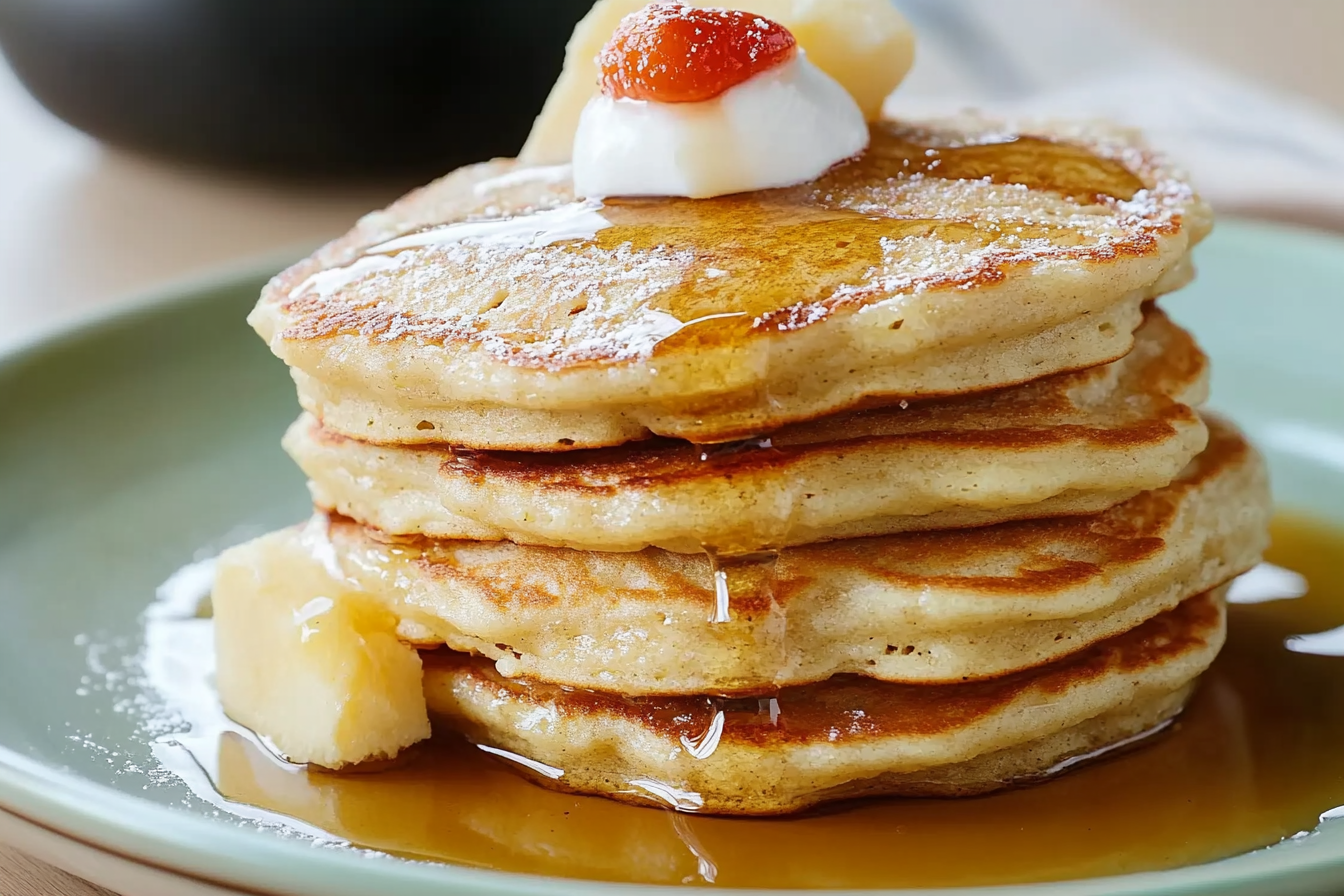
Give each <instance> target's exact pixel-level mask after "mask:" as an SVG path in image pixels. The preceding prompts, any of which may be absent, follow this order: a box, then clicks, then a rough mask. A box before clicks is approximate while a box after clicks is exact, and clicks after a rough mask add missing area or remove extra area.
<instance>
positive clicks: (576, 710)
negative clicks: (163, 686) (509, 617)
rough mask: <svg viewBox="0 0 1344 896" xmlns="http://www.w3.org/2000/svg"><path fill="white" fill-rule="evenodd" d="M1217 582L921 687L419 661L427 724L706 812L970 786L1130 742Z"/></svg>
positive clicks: (1173, 705) (566, 784)
mask: <svg viewBox="0 0 1344 896" xmlns="http://www.w3.org/2000/svg"><path fill="white" fill-rule="evenodd" d="M1224 633H1225V617H1224V608H1223V602H1222V593H1221V591H1219V592H1216V593H1206V594H1202V595H1199V596H1196V597H1192V598H1190V599H1189V600H1187V601H1185V602H1183V603H1182V604H1180V605H1179V606H1178V607H1176V608H1175V609H1172V610H1169V611H1167V612H1166V613H1163V614H1161V615H1159V616H1157V617H1155V618H1153V619H1151V620H1149V621H1148V622H1146V623H1144V624H1143V625H1141V626H1139V627H1138V628H1136V629H1133V630H1132V631H1129V632H1126V633H1125V634H1122V635H1119V636H1117V637H1115V638H1112V639H1109V640H1106V641H1102V642H1100V643H1098V644H1095V645H1093V646H1091V647H1089V648H1087V649H1086V650H1083V651H1080V652H1078V653H1074V654H1072V655H1070V656H1069V657H1067V658H1065V659H1062V660H1059V661H1058V662H1056V663H1053V664H1051V665H1049V666H1045V667H1042V668H1040V669H1035V670H1031V671H1029V672H1024V673H1019V674H1017V675H1012V676H1008V677H1004V678H998V679H994V680H991V681H986V682H974V683H968V684H957V685H947V686H942V687H921V686H915V685H893V684H886V683H880V682H873V681H868V680H864V679H857V678H840V679H833V680H831V681H828V682H824V683H821V684H816V685H808V686H803V687H797V688H786V689H784V690H782V691H780V692H779V693H778V695H777V696H775V697H774V698H765V699H749V700H740V699H739V700H723V699H713V698H700V697H681V698H676V697H661V698H659V697H654V698H645V699H632V698H625V697H621V696H617V695H605V694H597V693H589V692H583V691H575V690H569V689H564V688H559V687H556V686H554V685H544V684H536V683H530V682H524V681H516V680H509V679H505V678H502V677H500V676H499V675H498V674H497V673H496V672H495V671H494V669H493V668H492V667H491V666H490V664H489V663H487V662H485V661H483V660H481V659H479V658H472V657H469V656H465V655H462V654H453V653H449V652H446V651H445V652H438V653H435V654H431V655H428V656H426V658H425V697H426V702H427V705H428V707H429V710H430V713H431V716H433V717H435V718H436V719H437V720H438V721H440V722H441V723H443V724H445V725H447V726H448V727H451V728H453V729H456V730H460V731H463V732H464V733H466V734H467V735H468V736H469V737H470V738H472V739H473V740H475V741H476V742H477V743H479V744H482V745H484V746H485V747H488V748H489V749H490V750H491V752H494V753H496V755H502V756H503V758H505V759H510V758H514V759H516V760H517V763H516V767H517V768H518V770H520V771H526V772H528V773H529V774H531V775H533V776H535V777H536V779H537V780H538V781H539V782H540V783H543V784H545V785H547V786H549V787H558V788H563V789H567V790H572V791H576V792H580V793H597V794H602V795H603V796H608V797H614V798H616V799H620V800H626V801H630V802H637V803H644V804H652V805H664V806H672V807H673V808H677V809H681V810H683V811H692V812H707V813H719V814H751V815H764V814H777V813H785V812H794V811H797V810H799V809H803V808H806V807H807V806H810V805H814V804H816V803H819V802H822V801H825V800H834V799H842V798H846V797H857V796H871V795H878V794H901V795H908V796H969V795H973V794H980V793H986V792H988V791H992V790H996V789H999V788H1002V787H1005V786H1008V785H1010V784H1015V783H1022V782H1024V781H1031V780H1033V779H1038V778H1040V777H1042V776H1046V775H1049V774H1051V773H1052V772H1055V771H1059V770H1062V769H1063V768H1066V767H1068V766H1069V765H1070V764H1072V763H1073V762H1074V761H1075V760H1077V759H1079V758H1080V757H1086V756H1088V755H1089V754H1094V753H1096V752H1098V751H1102V750H1105V749H1107V748H1108V747H1110V746H1113V745H1116V744H1124V743H1125V742H1127V741H1131V740H1133V739H1137V738H1139V737H1140V736H1141V735H1143V734H1144V733H1145V732H1149V731H1152V730H1153V729H1154V728H1156V727H1158V726H1160V725H1162V724H1163V723H1165V722H1166V721H1167V720H1169V719H1171V718H1172V717H1173V716H1175V715H1176V714H1177V713H1179V712H1180V710H1181V708H1182V707H1183V706H1184V705H1185V702H1186V700H1187V699H1188V698H1189V696H1190V693H1191V691H1192V689H1193V685H1194V681H1195V679H1196V677H1197V676H1198V675H1199V674H1200V673H1201V672H1203V671H1204V670H1205V669H1206V668H1207V667H1208V666H1209V664H1210V663H1211V662H1212V661H1213V658H1214V656H1216V654H1217V652H1218V650H1219V648H1220V647H1221V646H1222V643H1223V639H1224Z"/></svg>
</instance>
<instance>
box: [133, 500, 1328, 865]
mask: <svg viewBox="0 0 1344 896" xmlns="http://www.w3.org/2000/svg"><path fill="white" fill-rule="evenodd" d="M1274 536H1275V546H1274V548H1273V549H1272V550H1271V552H1270V557H1269V559H1270V561H1271V562H1273V563H1274V564H1277V565H1278V566H1280V567H1284V568H1286V569H1288V570H1295V571H1296V572H1297V573H1300V574H1301V575H1302V576H1303V577H1305V580H1306V582H1307V583H1308V589H1307V593H1306V595H1305V596H1302V597H1298V598H1295V599H1282V600H1269V601H1265V602H1261V603H1245V602H1244V601H1246V600H1247V599H1254V598H1255V597H1256V595H1255V594H1254V593H1251V594H1250V595H1245V594H1244V595H1243V596H1242V597H1241V598H1240V600H1241V601H1242V602H1240V603H1236V604H1234V606H1233V607H1232V608H1231V611H1230V634H1229V640H1228V644H1227V647H1226V648H1225V649H1224V651H1223V653H1222V655H1221V656H1220V657H1219V659H1218V660H1217V662H1216V663H1215V664H1214V666H1213V668H1212V669H1211V670H1210V671H1209V672H1208V673H1207V674H1206V675H1205V677H1204V679H1203V682H1202V684H1201V686H1200V689H1199V691H1198V693H1197V694H1196V696H1195V698H1194V700H1193V701H1192V703H1191V704H1190V706H1189V708H1188V709H1187V710H1186V712H1185V713H1184V714H1183V715H1182V716H1181V717H1180V718H1179V720H1178V721H1177V722H1176V723H1175V724H1174V725H1172V726H1170V727H1169V729H1168V730H1165V731H1159V732H1156V733H1154V734H1152V735H1151V736H1149V737H1147V738H1144V739H1142V742H1141V743H1140V744H1138V745H1136V746H1135V748H1134V749H1132V750H1128V751H1124V752H1121V753H1119V754H1118V755H1111V756H1109V757H1107V758H1105V759H1102V760H1099V761H1095V762H1091V763H1087V764H1084V765H1082V766H1081V767H1078V768H1074V769H1072V770H1070V772H1069V773H1068V774H1065V775H1061V776H1059V777H1057V778H1055V779H1053V780H1050V781H1047V782H1045V783H1042V784H1038V785H1035V786H1031V787H1023V788H1020V789H1016V790H1009V791H1003V792H999V793H995V794H992V795H989V796H985V797H979V798H974V799H961V800H922V799H895V800H870V801H860V802H852V803H847V804H840V805H835V806H831V807H829V808H827V809H825V810H824V811H820V812H814V813H811V814H807V815H802V816H796V817H786V818H773V819H743V818H716V817H708V816H698V815H686V814H680V813H674V812H671V811H666V810H659V809H652V808H639V807H634V806H629V805H624V804H619V803H615V802H611V801H609V800H606V799H603V798H600V797H584V796H574V795H571V794H565V793H560V792H555V791H551V790H546V789H543V788H541V787H538V786H536V785H534V784H532V783H530V782H529V781H527V780H525V779H524V778H522V777H520V776H518V775H517V774H515V773H514V772H513V771H511V770H510V769H509V768H508V767H507V766H508V763H507V762H503V761H500V760H499V759H498V758H492V757H491V756H489V755H487V754H485V753H483V752H481V751H480V750H478V749H476V748H474V747H472V746H470V745H469V744H467V743H466V742H465V741H462V740H460V739H458V738H456V737H454V736H452V735H447V734H445V735H442V736H439V737H436V738H435V739H434V740H433V741H431V742H429V743H427V744H424V745H422V746H420V747H418V748H415V749H413V750H411V751H409V752H408V753H407V754H406V755H405V756H404V758H403V759H402V760H400V761H398V762H397V763H394V764H392V765H391V766H390V767H384V768H381V769H379V770H376V771H372V770H366V771H364V772H362V773H360V772H356V773H335V772H327V771H318V770H312V769H305V768H303V767H299V766H294V765H289V764H286V763H283V762H281V761H279V760H277V759H276V758H275V757H274V756H273V755H271V754H270V753H269V752H268V751H266V749H265V748H264V747H263V746H261V744H260V743H259V742H258V741H256V740H255V739H253V738H251V736H250V735H248V734H247V733H246V732H242V731H240V730H238V729H237V728H235V727H231V726H229V725H227V724H222V725H221V727H220V728H219V729H217V730H216V731H214V732H211V733H207V732H199V733H197V734H196V735H195V736H193V737H192V738H191V740H190V741H189V742H185V743H188V747H187V748H188V749H190V750H191V752H192V753H193V754H194V758H195V759H196V760H199V765H200V767H202V768H205V769H209V770H211V772H212V777H213V781H212V782H209V783H210V784H211V786H213V788H214V791H211V790H209V788H208V787H204V788H203V787H199V786H194V789H195V790H196V791H197V793H198V795H202V796H205V797H207V798H210V799H212V800H213V801H214V802H215V803H216V805H218V806H219V807H220V808H223V809H226V810H228V811H230V812H233V813H235V814H241V815H245V816H247V817H250V818H254V819H258V818H260V819H269V820H272V821H278V822H281V823H287V824H290V825H291V826H293V827H297V828H299V829H300V830H303V831H306V832H309V833H312V832H315V831H316V832H326V833H328V834H330V835H332V836H333V837H335V838H339V839H342V840H345V841H348V842H350V843H351V844H354V845H357V846H362V847H369V848H373V849H378V850H382V851H385V852H388V853H392V854H395V855H400V856H404V857H408V858H415V859H427V860H434V861H443V862H450V863H456V864H463V865H470V866H474V867H486V868H494V869H499V870H503V871H513V872H526V873H534V874H547V875H560V876H566V877H576V878H587V879H595V880H611V881H627V882H638V883H663V884H669V883H670V884H676V883H689V884H696V883H699V884H706V883H709V884H716V885H722V886H743V887H748V886H749V887H830V888H845V887H938V886H971V885H985V884H1008V883H1019V882H1029V881H1046V880H1059V879H1067V878H1078V877H1089V876H1099V875H1109V874H1121V873H1127V872H1137V871H1149V870H1159V869H1165V868H1173V867H1177V866H1181V865H1188V864H1193V863H1199V862H1207V861H1212V860H1215V859H1219V858H1223V857H1227V856H1231V855H1235V854H1239V853H1242V852H1246V851H1248V850H1253V849H1257V848H1260V847H1264V846H1267V845H1271V844H1273V843H1276V842H1278V841H1280V840H1282V839H1284V838H1286V837H1291V836H1293V835H1295V834H1298V833H1300V832H1302V831H1309V830H1311V829H1313V828H1315V827H1316V825H1317V824H1318V823H1319V822H1320V821H1321V819H1323V818H1324V817H1325V816H1327V815H1338V814H1344V811H1341V807H1344V656H1340V655H1329V654H1332V653H1336V652H1344V651H1335V650H1334V646H1342V647H1344V644H1341V645H1336V644H1335V642H1336V641H1341V642H1344V634H1341V635H1340V637H1339V638H1335V637H1334V636H1333V635H1332V636H1330V637H1327V638H1302V637H1300V636H1302V635H1312V634H1317V633H1322V632H1327V631H1329V630H1331V629H1335V628H1338V627H1340V626H1342V625H1344V531H1340V530H1335V529H1330V528H1327V527H1325V526H1322V525H1319V524H1316V523H1311V522H1308V521H1305V520H1302V519H1298V518H1293V517H1286V518H1281V519H1279V520H1278V521H1277V523H1276V525H1275V527H1274ZM1282 576H1287V577H1288V578H1289V579H1292V578H1293V576H1292V575H1291V574H1288V573H1282V574H1281V576H1280V578H1282ZM1249 590H1251V591H1252V592H1253V591H1254V589H1249ZM1291 594H1292V592H1291V589H1290V590H1289V591H1288V592H1286V593H1281V594H1279V595H1266V594H1260V595H1259V597H1261V598H1263V597H1267V596H1280V597H1291ZM1332 645H1334V646H1332ZM1313 650H1317V651H1319V653H1312V652H1311V651H1313ZM1321 654H1327V655H1321ZM220 718H222V717H220ZM156 752H157V751H156ZM206 752H209V753H211V754H213V755H209V756H205V755H203V754H205V753H206ZM505 758H507V759H512V758H513V757H505ZM215 791H217V792H215ZM763 857H765V858H763Z"/></svg>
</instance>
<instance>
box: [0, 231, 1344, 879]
mask: <svg viewBox="0 0 1344 896" xmlns="http://www.w3.org/2000/svg"><path fill="white" fill-rule="evenodd" d="M1218 229H1219V230H1220V231H1232V232H1233V233H1234V234H1237V235H1239V236H1243V237H1252V236H1257V235H1258V236H1260V237H1261V238H1263V239H1264V240H1265V241H1266V242H1270V243H1273V244H1276V248H1279V247H1283V246H1284V244H1285V243H1286V244H1287V245H1288V246H1290V247H1291V248H1293V249H1295V250H1297V251H1310V252H1312V253H1313V254H1315V253H1317V252H1322V253H1326V254H1329V255H1331V256H1335V257H1337V258H1338V260H1339V261H1340V262H1341V263H1344V235H1340V234H1336V233H1333V232H1330V231H1324V230H1318V229H1315V228H1311V227H1304V226H1298V225H1285V224H1279V223H1271V222H1264V221H1251V220H1245V219H1236V218H1227V219H1221V220H1220V221H1219V224H1218ZM299 251H301V250H293V251H288V252H276V253H273V254H268V255H265V256H260V257H252V258H248V259H243V260H241V261H239V262H237V263H235V264H231V265H227V266H223V267H220V268H216V269H213V270H210V271H206V272H204V273H201V274H197V275H194V276H189V277H184V278H180V279H177V280H174V281H171V282H168V283H165V284H162V285H159V286H156V287H154V288H152V289H149V290H145V291H143V292H140V293H136V294H133V295H131V296H129V297H126V298H123V299H118V300H115V301H113V302H111V303H110V304H107V305H102V306H99V307H96V308H91V309H87V310H85V311H83V312H80V313H77V314H75V315H72V316H71V317H70V318H68V319H63V320H60V321H58V322H57V323H55V324H54V325H52V326H48V327H44V328H39V329H38V330H36V331H34V332H33V333H31V334H29V335H27V336H25V337H23V338H22V339H20V340H19V341H17V342H15V343H13V344H11V345H8V346H4V347H3V348H0V375H3V374H4V373H5V372H7V371H8V370H10V369H12V368H14V367H16V366H19V365H23V364H25V363H29V362H32V361H34V360H37V359H39V358H40V357H41V356H42V355H43V354H45V353H48V352H52V351H56V350H59V349H60V348H61V347H62V346H65V345H68V344H70V343H71V342H73V341H77V340H80V339H84V338H89V337H94V336H96V335H97V334H98V332H99V331H101V330H104V329H107V328H111V327H113V326H117V325H124V324H126V323H127V322H129V321H133V320H134V319H135V318H137V317H141V316H153V315H155V314H157V313H163V312H166V311H168V310H171V309H174V308H186V307H188V306H190V305H192V304H196V303H202V302H206V301H208V300H209V298H210V296H211V295H213V294H215V293H218V292H221V291H223V290H226V289H229V288H231V287H236V286H237V285H239V284H241V283H244V282H248V281H256V280H260V279H263V278H267V277H270V276H272V275H273V274H274V273H276V272H277V271H278V270H281V269H283V268H284V267H285V266H287V265H288V264H290V263H292V262H293V261H294V260H295V259H296V258H299V257H302V256H301V255H298V254H296V252H299ZM240 325H241V321H240ZM0 811H4V812H7V813H10V814H12V815H14V816H16V817H17V818H19V819H20V820H22V821H24V822H27V823H29V824H32V825H35V826H37V827H39V828H42V829H44V830H46V831H48V832H50V833H52V834H54V835H57V836H60V837H63V838H65V839H67V840H70V841H73V842H74V843H76V844H80V845H82V846H85V847H89V848H91V849H95V850H98V851H101V852H104V853H107V854H109V855H111V856H114V857H116V858H120V859H124V860H127V861H131V862H135V863H137V864H140V865H143V866H146V867H149V868H153V869H157V870H160V871H164V872H168V873H171V874H176V875H179V876H183V877H187V878H191V879H194V880H196V881H199V882H201V883H204V884H209V885H215V886H222V887H226V888H234V889H239V888H241V889H242V890H243V891H244V892H248V893H255V894H259V896H260V894H266V896H270V894H281V893H310V892H321V893H324V894H330V896H365V894H367V893H369V892H377V891H379V889H380V888H386V887H393V889H394V890H395V892H396V893H397V894H398V896H422V894H423V896H431V894H434V896H443V894H454V893H461V894H467V893H481V894H498V896H543V894H545V896H585V894H591V893H601V894H606V896H618V894H631V896H634V894H645V893H648V892H650V891H662V890H666V889H672V888H674V887H675V885H666V884H622V883H612V882H606V881H593V880H585V879H581V878H563V877H550V876H543V875H536V874H517V873H512V872H504V871H495V870H490V869H483V868H473V867H469V866H464V865H453V864H447V863H433V862H427V861H409V860H404V859H398V858H394V857H391V856H386V855H383V854H379V853H375V852H372V851H366V850H350V849H339V850H334V849H324V848H322V847H321V846H314V845H312V844H309V843H307V842H303V841H298V840H287V839H284V838H280V837H277V836H275V835H273V834H271V833H269V832H266V831H262V830H255V829H249V828H245V827H241V826H235V825H231V824H229V823H227V822H226V821H221V820H218V819H214V818H210V817H207V816H204V815H200V814H197V813H193V812H188V811H184V810H182V809H178V808H175V807H171V806H166V805H161V804H157V803H154V802H151V801H149V800H145V799H141V798H139V797H136V796H135V795H133V794H128V793H125V792H123V791H119V790H116V789H115V788H112V787H109V786H107V785H104V784H99V783H97V782H95V781H92V780H90V779H88V778H84V777H81V776H79V775H77V774H74V773H72V772H67V771H64V770H61V769H59V768H56V767H54V766H51V765H48V764H46V763H43V762H40V761H38V760H35V759H33V758H31V757H28V756H24V755H23V754H21V753H18V752H16V751H14V750H12V749H10V748H8V747H5V746H3V745H0ZM1333 826H1334V825H1333V823H1332V827H1333ZM1290 877H1291V878H1293V879H1294V882H1296V881H1297V880H1298V879H1300V880H1302V881H1303V882H1311V881H1315V882H1317V883H1324V882H1327V881H1333V882H1335V883H1339V882H1341V881H1344V851H1340V850H1332V849H1330V847H1329V844H1325V845H1324V846H1323V845H1322V843H1321V841H1320V839H1319V838H1318V837H1316V836H1314V835H1308V836H1305V837H1302V838H1301V839H1300V840H1298V841H1297V842H1286V843H1281V844H1278V845H1276V846H1275V847H1274V848H1273V850H1272V852H1271V850H1270V848H1264V849H1260V850H1256V851H1253V852H1250V853H1245V854H1242V855H1238V856H1234V857H1231V858H1228V859H1223V860H1221V861H1217V862H1212V863H1207V864H1202V865H1192V866H1186V867H1183V868H1175V869H1171V870H1167V871H1154V872H1142V873H1137V874H1127V875H1117V876H1110V877H1100V878H1087V879H1077V880H1065V881H1055V882H1048V883H1031V884H1014V885H1006V886H992V887H969V888H966V887H962V888H954V889H916V890H911V889H902V890H890V889H889V890H878V891H869V892H874V893H881V892H887V893H893V894H902V896H1023V894H1026V893H1031V894H1040V896H1138V894H1152V893H1154V892H1162V893H1168V894H1177V893H1179V894H1183V896H1184V894H1189V896H1194V894H1209V896H1213V894H1216V893H1220V892H1223V888H1225V887H1227V886H1229V885H1232V884H1235V885H1238V886H1241V887H1248V886H1256V885H1273V884H1276V883H1283V882H1284V881H1285V879H1286V878H1290ZM726 892H731V893H740V894H758V896H765V894H776V896H779V894H785V893H790V892H793V891H788V890H763V889H732V890H726ZM807 892H810V893H815V894H819V896H825V894H833V896H839V894H841V893H853V892H855V891H853V890H843V891H841V890H812V891H807ZM1266 892H1271V891H1266Z"/></svg>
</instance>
